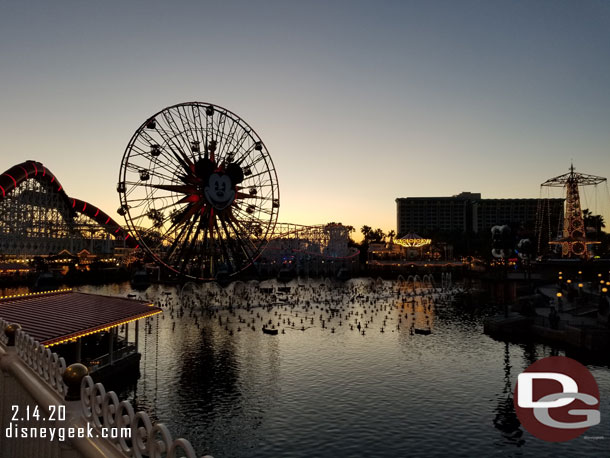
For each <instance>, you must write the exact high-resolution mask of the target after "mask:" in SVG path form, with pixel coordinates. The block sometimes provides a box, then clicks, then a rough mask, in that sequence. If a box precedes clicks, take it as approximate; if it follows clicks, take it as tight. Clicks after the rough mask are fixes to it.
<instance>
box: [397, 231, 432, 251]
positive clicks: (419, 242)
mask: <svg viewBox="0 0 610 458" xmlns="http://www.w3.org/2000/svg"><path fill="white" fill-rule="evenodd" d="M394 243H395V244H396V245H400V246H403V247H405V248H421V247H423V246H426V245H430V244H431V243H432V240H431V239H425V238H423V237H420V236H419V235H417V234H412V233H411V234H406V235H404V236H402V237H400V238H399V239H394Z"/></svg>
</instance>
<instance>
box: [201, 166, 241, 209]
mask: <svg viewBox="0 0 610 458" xmlns="http://www.w3.org/2000/svg"><path fill="white" fill-rule="evenodd" d="M203 192H204V193H205V198H206V199H207V200H208V202H210V203H211V204H212V206H213V207H214V208H215V209H216V210H224V209H225V208H227V207H228V206H229V205H231V204H232V203H233V200H234V199H235V190H234V189H233V187H232V183H231V178H229V175H226V174H224V173H223V174H220V173H213V174H212V175H210V178H209V180H208V185H207V186H206V187H205V189H204V190H203Z"/></svg>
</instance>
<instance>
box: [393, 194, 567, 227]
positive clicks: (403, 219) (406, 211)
mask: <svg viewBox="0 0 610 458" xmlns="http://www.w3.org/2000/svg"><path fill="white" fill-rule="evenodd" d="M563 202H564V199H483V198H481V194H480V193H472V192H462V193H460V194H458V195H456V196H451V197H403V198H398V199H396V227H397V231H396V232H397V234H398V237H400V236H402V235H404V234H407V233H410V232H416V233H418V234H421V235H427V234H429V233H432V232H453V233H456V232H461V233H471V232H474V233H478V232H482V231H488V230H490V229H491V227H492V226H495V225H497V224H509V225H519V226H523V227H531V228H534V227H535V226H536V225H537V224H541V223H542V224H544V225H545V226H551V228H552V229H553V231H554V232H555V231H556V230H557V228H554V227H553V226H558V222H559V221H561V219H562V216H563ZM542 219H544V220H545V221H542Z"/></svg>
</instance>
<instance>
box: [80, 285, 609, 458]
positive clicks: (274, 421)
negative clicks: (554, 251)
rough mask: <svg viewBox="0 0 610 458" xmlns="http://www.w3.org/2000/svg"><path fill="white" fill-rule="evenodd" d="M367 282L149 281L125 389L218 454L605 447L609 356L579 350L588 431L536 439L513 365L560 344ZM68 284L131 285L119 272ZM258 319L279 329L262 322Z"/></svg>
mask: <svg viewBox="0 0 610 458" xmlns="http://www.w3.org/2000/svg"><path fill="white" fill-rule="evenodd" d="M371 283H374V282H371V281H370V280H364V279H355V280H350V281H349V282H348V283H347V285H345V284H343V285H341V284H336V285H329V284H328V283H324V282H319V281H303V282H302V283H301V284H302V285H304V286H302V287H301V288H302V291H303V292H302V293H301V294H300V297H299V299H298V300H294V298H292V299H291V298H287V299H288V302H278V303H277V304H276V305H275V306H273V307H272V308H271V309H266V308H261V307H255V306H254V307H253V308H252V309H251V311H248V310H245V309H243V308H240V307H239V306H240V303H239V301H237V302H235V301H234V299H229V298H228V296H227V295H226V294H225V293H223V292H222V291H220V288H218V290H216V289H214V291H212V292H210V291H207V290H205V291H204V290H203V289H201V288H203V287H195V286H194V285H190V286H188V287H187V288H185V290H183V294H182V295H181V294H180V291H179V290H176V289H175V288H172V287H163V286H152V287H151V288H149V289H148V290H147V291H146V292H145V293H137V294H139V295H140V296H141V297H146V298H149V299H151V300H156V301H158V302H160V303H161V304H162V305H163V306H164V309H165V312H164V313H163V317H162V318H154V319H150V320H149V323H148V324H147V325H146V326H145V329H146V332H145V333H144V334H143V335H142V336H141V338H140V351H141V353H142V362H141V372H142V377H141V378H140V380H139V381H138V382H137V385H136V386H135V387H134V388H133V389H131V390H130V391H128V392H127V393H126V394H127V395H128V396H129V397H130V399H132V400H133V401H134V402H135V403H137V405H138V408H140V409H146V410H147V411H149V413H150V414H151V415H152V416H153V417H154V418H156V419H158V420H160V421H163V422H164V423H165V424H166V425H167V426H168V427H169V428H170V430H171V432H172V434H173V435H174V437H178V436H183V437H185V438H187V439H189V440H190V441H191V442H192V444H193V445H194V446H195V449H196V450H197V452H198V453H199V454H201V455H203V454H206V453H207V454H211V455H213V456H214V457H215V458H222V457H420V456H421V457H423V456H442V457H445V456H463V457H474V456H485V457H491V456H515V457H517V456H518V457H522V456H523V457H528V456H532V457H541V456H553V455H554V456H567V457H577V456H587V457H602V456H610V402H609V401H608V394H610V370H609V368H608V366H607V365H605V364H599V363H598V364H587V367H588V368H589V369H590V370H591V371H592V373H593V374H594V376H595V378H596V380H597V382H598V384H599V388H600V393H601V397H602V399H601V416H602V421H601V423H600V424H599V425H597V426H595V427H593V428H591V429H589V431H587V433H586V436H587V437H584V436H583V437H580V438H578V439H575V440H573V441H570V442H568V443H548V442H543V441H541V440H539V439H537V438H535V437H533V436H532V435H530V434H529V433H528V432H527V431H525V430H523V429H522V428H521V427H520V425H519V423H518V420H517V419H516V417H515V415H514V409H513V407H512V397H511V394H512V390H513V388H514V384H515V383H516V378H517V375H518V374H519V373H520V372H521V371H523V370H524V369H525V368H526V367H527V366H528V365H530V364H531V363H532V362H534V361H536V360H537V359H540V358H542V357H545V356H550V355H565V353H564V352H563V351H562V350H561V349H555V348H552V347H549V346H545V345H541V344H536V345H534V344H506V343H504V342H498V341H495V340H493V339H491V338H490V337H488V336H486V335H484V334H483V326H482V320H483V316H482V315H481V314H476V313H469V312H466V311H464V310H461V309H460V307H459V306H457V305H451V304H449V303H448V301H442V300H441V299H440V298H438V297H437V300H436V305H431V304H428V303H427V298H426V299H424V301H423V302H422V296H412V293H407V295H406V297H405V296H403V297H401V298H400V299H397V298H396V295H395V291H396V289H397V288H398V286H399V285H397V284H396V282H378V283H377V288H376V289H375V290H374V291H373V290H372V289H371ZM403 286H404V285H403ZM271 287H277V285H273V284H271ZM214 288H215V287H214ZM79 289H80V290H82V291H88V292H95V293H100V294H110V295H121V296H125V295H127V294H128V293H131V292H132V291H131V290H130V287H129V285H128V284H122V285H110V286H104V287H93V286H90V287H81V288H79ZM295 289H298V286H297V283H296V282H295V283H294V284H293V291H294V290H295ZM373 289H374V288H373ZM418 292H419V293H422V291H421V290H420V291H418ZM242 293H243V291H242ZM181 297H182V300H183V301H184V303H185V304H187V306H185V307H184V308H183V309H182V312H181V311H180V304H181ZM283 299H286V298H283ZM248 300H249V301H250V303H251V304H252V305H256V300H255V299H254V297H250V298H249V299H248ZM276 300H279V298H275V299H274V300H273V301H272V300H268V301H267V303H270V302H275V301H276ZM327 300H329V301H330V302H326V301H327ZM352 300H353V302H352ZM219 301H220V302H222V304H221V303H220V302H219ZM223 301H224V302H223ZM306 301H309V305H307V302H306ZM229 302H234V303H233V305H234V306H235V309H234V314H231V313H230V312H229V311H228V310H227V305H228V304H229ZM290 304H294V305H290ZM316 306H317V307H318V308H316ZM193 307H194V308H193ZM384 307H385V308H384ZM330 308H336V309H337V310H336V311H335V312H336V313H331V312H332V311H331V310H330ZM202 309H203V310H204V311H203V312H202ZM276 313H277V315H276ZM278 315H281V318H278ZM339 316H341V318H339ZM371 317H373V322H372V323H370V322H368V320H370V318H371ZM227 318H228V319H229V322H228V323H227V321H226V320H227ZM312 318H313V322H312ZM269 319H271V320H272V321H273V322H274V324H276V325H277V324H278V322H279V324H280V329H282V328H283V329H284V333H279V334H278V335H267V334H264V333H262V332H261V327H262V324H263V323H267V322H268V320H269ZM286 319H289V320H290V323H291V325H288V324H286V323H282V321H281V320H286ZM301 319H303V323H301V322H300V320H301ZM384 319H385V321H386V323H385V325H384V323H383V321H384ZM252 320H254V323H253V322H252ZM322 320H324V327H323V326H322ZM399 320H400V321H399ZM339 321H340V322H341V324H339ZM358 322H360V323H361V329H362V330H364V331H365V334H364V335H362V332H361V331H358V329H357V328H356V325H357V323H358ZM365 322H366V323H367V327H366V328H364V323H365ZM350 324H351V325H352V329H350ZM252 325H254V327H255V330H252V328H251V326H252ZM382 327H383V328H384V332H381V328H382ZM238 328H239V330H238ZM303 328H305V330H302V329H303ZM333 328H334V330H332V329H333ZM416 328H417V329H431V330H432V333H431V334H429V335H423V334H418V333H415V332H413V331H414V329H416Z"/></svg>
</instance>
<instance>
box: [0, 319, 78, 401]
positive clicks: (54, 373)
mask: <svg viewBox="0 0 610 458" xmlns="http://www.w3.org/2000/svg"><path fill="white" fill-rule="evenodd" d="M3 334H4V333H3ZM15 349H16V350H17V355H18V356H19V357H20V358H21V359H22V360H23V362H24V363H25V364H27V365H28V366H29V367H30V369H32V370H33V371H34V372H36V374H38V376H39V377H40V378H42V379H43V380H44V381H45V382H47V384H48V385H49V386H50V387H51V388H52V389H53V390H55V391H56V392H57V393H58V394H59V395H60V396H62V397H64V396H65V395H66V393H67V389H68V387H67V386H66V384H65V383H64V380H63V375H64V372H65V371H66V361H65V360H64V359H63V358H62V357H60V356H59V355H58V354H57V353H53V352H52V351H51V350H49V349H48V348H46V347H45V346H44V345H41V344H39V343H38V342H37V341H36V340H34V339H32V338H31V337H30V336H29V335H27V334H26V333H25V332H23V331H21V330H18V331H17V332H16V333H15Z"/></svg>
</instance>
